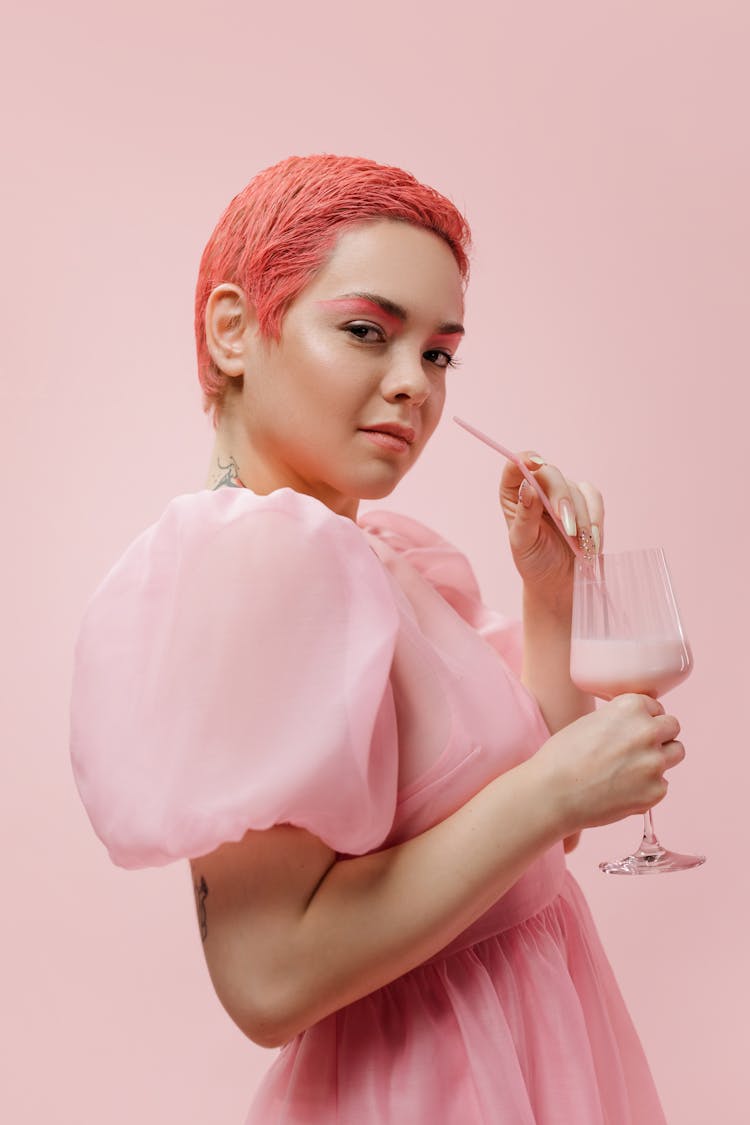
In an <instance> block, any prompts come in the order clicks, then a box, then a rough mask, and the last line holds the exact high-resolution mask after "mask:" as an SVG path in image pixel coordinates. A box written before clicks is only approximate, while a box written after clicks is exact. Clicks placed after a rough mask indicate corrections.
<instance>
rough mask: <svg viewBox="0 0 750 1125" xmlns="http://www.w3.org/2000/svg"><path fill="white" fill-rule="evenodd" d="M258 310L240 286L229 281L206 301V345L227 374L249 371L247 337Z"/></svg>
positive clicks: (220, 286)
mask: <svg viewBox="0 0 750 1125" xmlns="http://www.w3.org/2000/svg"><path fill="white" fill-rule="evenodd" d="M254 322H255V310H254V308H253V307H252V305H251V304H250V303H249V302H248V300H247V298H246V297H245V294H244V293H243V291H242V290H241V289H240V287H239V286H238V285H231V284H229V283H228V282H225V283H223V284H222V285H217V287H216V288H215V289H214V290H213V291H212V292H211V294H210V296H209V298H208V302H207V304H206V347H207V348H208V351H209V353H210V355H211V358H212V359H213V361H214V363H215V364H216V366H217V367H218V368H219V370H220V371H222V372H223V373H224V374H225V375H229V376H237V375H243V374H244V372H245V339H246V334H247V331H248V328H250V329H252V326H253V323H254Z"/></svg>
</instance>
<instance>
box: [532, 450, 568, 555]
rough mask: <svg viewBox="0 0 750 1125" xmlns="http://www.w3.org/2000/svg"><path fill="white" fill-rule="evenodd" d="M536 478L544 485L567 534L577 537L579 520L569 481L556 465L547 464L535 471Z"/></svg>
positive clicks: (546, 493)
mask: <svg viewBox="0 0 750 1125" xmlns="http://www.w3.org/2000/svg"><path fill="white" fill-rule="evenodd" d="M534 477H535V479H536V480H537V481H538V482H539V484H540V485H541V486H542V488H543V490H544V492H545V495H546V496H547V498H548V499H549V501H550V503H551V505H552V508H553V511H555V512H556V513H557V515H558V517H559V519H560V522H561V523H562V525H563V527H564V528H565V534H566V535H568V536H570V538H572V539H577V536H578V522H577V520H576V507H575V503H574V501H573V497H572V495H571V491H570V487H569V484H568V481H567V480H566V478H565V477H564V476H563V474H562V473H561V472H560V470H559V469H558V468H557V466H556V465H550V464H545V465H542V466H541V467H540V468H538V469H537V470H536V472H535V473H534Z"/></svg>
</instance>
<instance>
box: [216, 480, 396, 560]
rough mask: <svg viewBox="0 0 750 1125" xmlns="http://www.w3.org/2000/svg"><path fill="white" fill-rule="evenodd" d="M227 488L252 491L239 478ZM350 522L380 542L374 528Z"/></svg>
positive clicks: (355, 521)
mask: <svg viewBox="0 0 750 1125" xmlns="http://www.w3.org/2000/svg"><path fill="white" fill-rule="evenodd" d="M229 487H230V488H244V489H245V491H246V492H252V489H251V488H248V487H247V485H246V484H245V483H244V481H241V480H240V478H239V477H230V479H229ZM321 503H322V501H321ZM352 522H353V524H354V526H355V527H358V528H359V530H360V531H362V532H364V534H365V535H368V536H370V537H371V538H375V539H378V541H380V536H379V535H378V533H377V531H376V530H375V529H374V528H369V527H363V526H362V524H361V523H359V521H358V520H353V521H352ZM371 549H372V550H373V551H375V548H374V547H372V546H371ZM375 554H376V555H378V552H377V551H375ZM378 558H380V555H378Z"/></svg>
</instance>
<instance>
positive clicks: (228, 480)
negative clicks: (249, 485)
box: [211, 453, 240, 492]
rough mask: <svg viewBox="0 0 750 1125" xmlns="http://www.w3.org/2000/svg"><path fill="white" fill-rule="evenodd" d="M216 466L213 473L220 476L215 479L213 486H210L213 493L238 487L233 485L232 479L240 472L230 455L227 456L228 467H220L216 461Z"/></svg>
mask: <svg viewBox="0 0 750 1125" xmlns="http://www.w3.org/2000/svg"><path fill="white" fill-rule="evenodd" d="M216 465H217V468H216V469H214V473H217V472H218V473H219V474H220V475H219V476H218V477H217V479H216V482H215V484H212V485H211V488H212V489H213V491H214V492H215V491H216V489H217V488H238V487H239V485H236V484H235V483H234V478H235V477H238V476H239V475H240V470H239V468H238V466H237V462H236V461H235V459H234V457H233V456H232V455H231V453H230V454H229V464H228V465H222V463H221V461H219V460H218V459H217V462H216Z"/></svg>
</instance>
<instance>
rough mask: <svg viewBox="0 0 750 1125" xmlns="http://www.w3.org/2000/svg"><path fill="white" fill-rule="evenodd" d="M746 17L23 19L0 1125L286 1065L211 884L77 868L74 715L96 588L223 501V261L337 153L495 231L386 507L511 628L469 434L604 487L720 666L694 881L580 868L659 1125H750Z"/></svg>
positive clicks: (243, 1095)
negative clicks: (75, 675)
mask: <svg viewBox="0 0 750 1125" xmlns="http://www.w3.org/2000/svg"><path fill="white" fill-rule="evenodd" d="M749 13H750V9H749V8H748V6H747V4H746V3H745V2H744V0H736V2H735V3H730V2H727V0H713V2H712V3H710V4H709V3H694V2H686V0H665V2H659V0H657V2H654V0H648V2H645V0H631V2H630V3H627V4H623V3H612V2H608V0H591V2H588V3H583V2H572V3H571V2H568V3H565V4H561V3H556V2H550V3H547V4H540V3H534V2H527V3H524V4H520V3H519V4H512V3H509V2H499V3H498V2H496V3H494V4H492V5H480V4H478V3H469V4H462V5H460V6H455V5H450V6H449V5H445V4H440V3H438V4H433V5H431V6H430V8H429V9H428V8H425V9H424V10H423V11H421V12H420V11H417V10H415V9H413V7H409V6H404V5H402V4H401V3H394V2H390V0H389V2H386V3H382V4H380V5H378V6H377V7H367V6H365V7H352V5H350V4H344V3H340V2H337V3H330V4H326V5H319V4H316V5H299V6H298V8H296V9H295V14H294V15H293V16H292V14H291V10H290V9H287V7H286V6H284V5H278V4H272V5H269V6H268V12H264V11H260V10H259V9H258V6H257V5H249V4H245V5H225V6H223V7H222V6H216V5H213V4H209V3H196V2H194V0H182V2H181V3H179V4H177V3H165V2H163V0H162V2H159V0H155V2H154V0H150V2H149V3H144V2H143V0H134V2H131V3H129V4H128V5H127V6H118V7H117V8H114V9H113V8H111V7H109V6H107V5H101V4H98V3H97V4H95V3H93V2H81V0H71V2H69V3H66V4H60V5H54V4H52V3H48V4H47V5H37V6H32V7H30V8H29V9H28V10H27V11H25V12H24V11H22V9H21V7H20V6H19V5H15V6H14V12H13V16H12V17H11V18H12V24H11V26H10V34H9V35H7V37H6V42H5V54H6V57H5V58H4V59H3V60H0V61H1V62H2V66H0V74H2V81H3V83H4V84H5V86H6V89H5V90H4V91H3V97H2V101H1V102H0V104H2V106H3V111H2V112H3V113H4V115H5V116H6V121H5V126H6V128H5V130H4V135H5V138H6V139H5V142H4V149H5V156H6V162H5V169H6V170H5V172H4V174H3V187H4V189H5V191H4V205H3V207H2V216H1V219H0V221H1V222H2V228H3V229H2V245H3V251H4V252H3V259H4V268H3V269H2V271H0V285H1V286H2V310H3V313H4V314H7V315H6V317H5V326H4V332H3V338H4V352H5V373H4V376H3V382H2V407H3V410H2V427H3V429H2V450H3V453H4V454H5V455H6V460H5V465H4V471H3V477H4V480H5V483H6V486H7V487H6V489H5V494H4V503H3V508H4V512H3V515H4V521H5V525H6V534H5V536H4V550H3V551H2V568H3V570H2V578H3V589H4V591H5V592H6V594H7V597H6V599H5V606H4V616H5V624H4V633H5V644H4V646H3V652H4V654H5V655H4V663H3V669H2V676H3V687H4V689H5V690H4V692H3V696H4V706H5V717H4V722H3V732H4V739H3V742H4V754H3V764H4V766H5V781H4V783H3V785H2V798H1V799H2V806H3V807H2V810H0V824H1V825H2V831H3V833H4V836H5V845H4V854H5V856H6V865H5V869H4V882H5V894H4V896H3V897H4V904H5V918H4V923H3V942H4V950H5V951H4V956H3V969H4V970H5V973H6V979H5V982H4V984H3V992H2V995H3V1021H2V1022H3V1027H4V1034H5V1036H7V1043H6V1045H5V1048H4V1050H3V1057H4V1058H5V1059H12V1060H13V1063H12V1065H11V1067H10V1069H9V1073H8V1074H7V1075H6V1077H5V1079H4V1084H3V1109H4V1112H5V1115H6V1118H7V1120H12V1121H14V1122H15V1123H17V1125H21V1123H26V1122H34V1123H37V1122H42V1121H47V1120H55V1121H64V1122H76V1123H78V1122H81V1123H88V1122H97V1123H99V1122H101V1123H104V1122H106V1123H107V1125H126V1123H127V1125H131V1123H132V1122H133V1121H143V1122H149V1123H151V1122H154V1123H156V1122H158V1123H159V1125H172V1123H174V1125H177V1123H179V1125H198V1123H201V1125H202V1123H204V1122H206V1121H211V1122H216V1123H217V1125H218V1123H220V1122H221V1123H226V1125H230V1123H236V1125H240V1123H241V1122H242V1120H243V1118H244V1113H245V1111H246V1108H247V1105H248V1103H249V1101H250V1097H251V1094H252V1091H253V1089H254V1086H255V1084H256V1082H257V1080H258V1076H259V1074H260V1073H261V1071H262V1069H263V1068H264V1067H265V1066H266V1064H267V1063H268V1062H269V1061H270V1058H271V1054H270V1053H269V1052H265V1051H263V1050H262V1049H260V1048H258V1047H256V1046H254V1045H253V1044H252V1043H250V1042H249V1041H247V1040H245V1039H243V1037H242V1035H241V1034H240V1032H239V1031H238V1030H237V1029H236V1028H235V1027H234V1025H233V1024H232V1023H231V1022H230V1020H229V1018H228V1017H227V1016H226V1015H225V1013H224V1012H223V1010H222V1008H221V1007H220V1005H219V1002H218V1000H217V999H216V997H215V996H214V993H213V991H212V988H211V985H210V982H209V979H208V975H207V972H206V970H205V967H204V964H203V958H202V951H201V946H200V938H199V935H198V931H197V925H196V922H195V918H194V906H193V897H192V890H191V885H190V877H189V870H188V867H187V864H184V865H183V864H178V865H174V866H172V867H169V868H163V869H160V870H154V871H144V872H142V873H130V872H124V871H120V870H119V869H116V868H114V867H113V866H112V865H111V864H110V863H109V860H108V858H107V856H106V853H105V851H104V849H103V848H102V847H101V846H100V845H99V844H98V843H97V841H96V839H95V838H94V837H93V834H92V832H91V830H90V828H89V825H88V822H87V820H86V818H85V815H84V812H83V809H82V807H81V805H80V803H79V801H78V797H77V794H76V792H75V789H74V787H73V782H72V775H71V772H70V767H69V762H68V757H67V744H66V738H67V706H68V693H69V676H70V664H71V647H72V644H73V639H74V636H75V632H76V629H77V623H78V620H79V617H80V614H81V611H82V608H83V605H84V603H85V601H86V599H87V597H88V596H89V594H90V593H91V591H92V590H93V587H94V585H95V584H96V583H97V582H98V581H99V579H100V578H101V577H102V576H103V574H104V573H105V571H106V569H107V568H108V567H109V566H110V565H111V564H112V562H113V561H114V560H115V558H116V557H117V555H118V554H119V553H120V552H121V550H122V549H123V548H124V547H125V545H126V544H127V543H128V542H129V541H130V540H131V539H132V537H133V536H134V535H135V534H136V533H138V532H139V531H140V530H142V529H143V528H144V527H145V526H146V525H147V524H148V523H150V522H151V521H153V520H154V519H156V518H157V516H158V515H159V513H160V512H161V510H162V509H163V507H164V505H165V504H166V502H167V501H168V500H169V499H170V498H171V497H172V496H174V495H176V494H177V493H179V492H186V491H192V490H195V489H198V488H201V487H203V483H204V479H205V475H206V469H207V462H208V456H209V452H210V447H211V434H210V430H209V425H208V422H207V421H206V420H205V418H204V416H203V415H202V413H201V411H200V406H199V394H198V387H197V382H196V378H195V374H194V371H195V363H194V351H193V339H192V298H193V286H194V283H195V275H196V270H197V264H198V258H199V255H200V252H201V250H202V247H203V245H204V243H205V241H206V239H207V237H208V235H209V233H210V230H211V228H212V227H213V224H214V223H215V221H216V219H217V218H218V216H219V214H220V212H221V211H222V210H223V208H224V206H225V205H226V204H227V203H228V201H229V199H230V198H231V196H232V195H234V194H235V192H237V191H238V190H239V189H240V188H241V187H242V186H243V185H244V184H245V183H246V182H247V180H249V179H250V178H251V176H252V175H253V174H254V173H255V172H256V171H258V170H260V169H261V168H264V167H266V166H267V165H269V164H271V163H273V162H275V161H276V160H278V159H280V158H281V157H283V156H286V155H289V154H291V153H301V154H302V153H309V152H318V151H329V152H337V153H350V154H357V155H366V156H371V157H373V158H375V159H378V160H381V161H384V162H387V163H394V164H399V165H402V166H404V167H405V168H408V169H409V170H410V171H412V172H414V173H415V174H416V175H417V176H418V177H419V178H421V179H423V180H425V181H426V182H428V183H430V184H432V185H434V186H435V187H437V188H439V189H440V190H442V191H444V192H445V193H446V194H448V195H450V196H451V197H452V198H453V199H454V200H455V201H456V202H457V203H458V204H459V206H462V207H464V208H465V209H466V212H467V214H468V217H469V220H470V222H471V223H472V225H473V230H474V239H475V246H476V249H475V254H474V265H473V278H472V284H471V287H470V290H469V302H468V308H467V326H468V338H467V339H466V341H465V344H464V345H463V347H462V357H461V358H462V359H463V365H462V367H461V368H460V369H459V370H458V371H456V372H455V373H451V375H450V380H451V382H450V392H449V399H448V405H447V409H446V414H445V417H444V421H443V423H442V425H441V428H440V429H439V430H438V432H437V434H436V436H435V438H434V439H433V443H432V445H431V447H430V448H429V449H428V450H427V451H426V453H425V454H424V456H423V458H422V460H421V461H420V463H419V464H418V466H417V468H416V469H415V471H414V473H413V474H412V476H411V478H409V479H407V480H406V481H405V482H404V483H403V484H402V485H401V486H400V488H399V489H398V490H397V492H396V493H395V494H394V495H393V496H392V497H390V498H388V500H387V501H385V502H384V503H383V504H382V505H381V506H383V507H392V508H395V509H396V510H401V511H404V512H406V513H408V514H411V515H414V516H416V517H417V518H419V519H422V520H424V522H426V523H428V524H431V525H433V526H434V527H435V528H436V529H438V530H439V531H441V532H442V533H443V534H444V535H445V536H446V537H448V538H449V539H452V540H453V541H454V542H455V543H456V544H458V545H460V546H461V547H462V548H463V549H464V550H465V551H466V552H467V553H468V554H469V556H470V557H471V559H472V561H473V562H474V565H475V568H476V571H477V574H478V576H479V579H480V582H481V585H482V588H483V591H484V594H485V600H486V601H487V602H488V603H490V604H493V605H496V606H497V607H499V608H502V609H504V610H505V611H506V612H517V611H518V609H519V604H520V599H519V594H520V590H519V583H518V581H517V580H516V575H515V571H514V570H513V567H512V563H511V561H510V557H509V554H508V550H507V546H506V541H505V531H504V525H503V524H502V520H501V517H500V513H499V510H498V508H497V502H496V487H497V479H498V477H499V473H500V471H501V467H502V466H501V463H500V461H499V460H498V459H497V458H496V455H495V454H494V453H493V452H492V451H490V450H488V449H487V448H486V447H484V446H482V445H480V444H479V443H477V442H475V441H474V439H473V438H471V437H469V436H468V435H467V434H466V433H464V432H463V431H462V430H460V429H459V428H458V427H457V426H455V425H454V424H453V423H452V422H451V421H450V415H451V414H453V413H458V414H460V415H462V416H464V417H465V418H467V420H469V421H473V422H474V423H475V424H477V425H479V426H480V427H481V428H486V429H488V430H489V431H490V432H491V433H492V434H494V435H495V436H496V437H497V438H499V439H500V440H501V441H504V442H507V443H508V444H510V445H513V446H515V447H517V448H522V447H536V449H537V450H539V451H540V452H541V453H542V454H543V455H544V456H545V457H546V458H547V459H549V460H551V461H553V462H554V463H556V464H558V465H559V466H560V467H561V468H562V469H563V471H564V472H566V473H567V475H569V476H570V477H572V478H574V479H576V478H579V479H580V478H586V477H588V478H590V479H591V480H593V481H595V482H596V483H597V484H598V485H599V486H600V487H601V489H602V491H603V492H604V494H605V500H606V502H607V505H608V521H609V522H608V546H609V547H611V548H618V547H627V546H636V545H649V544H654V543H661V544H662V545H663V546H664V547H665V548H666V551H667V554H668V558H669V559H670V560H671V563H672V570H673V577H674V580H675V585H676V588H677V591H678V596H679V599H680V602H681V607H682V610H683V614H684V618H685V622H686V624H687V627H688V631H689V634H690V637H691V640H692V643H693V648H694V652H695V656H696V669H695V673H694V675H693V676H692V678H691V679H690V680H689V681H688V682H687V684H685V685H684V686H683V687H682V688H680V689H679V690H678V691H675V692H674V693H673V695H672V696H670V697H669V701H668V706H669V707H670V709H671V710H673V711H674V712H675V713H676V714H677V715H678V716H679V717H680V719H681V721H682V724H683V737H684V741H685V744H686V747H687V752H688V756H687V760H686V762H685V763H684V765H683V766H681V767H680V768H678V769H677V770H676V771H675V772H674V773H672V775H671V777H672V784H671V790H670V794H669V797H668V799H667V801H666V802H665V803H664V804H663V805H661V806H660V807H659V809H658V810H657V813H656V817H655V820H656V827H657V831H658V832H659V833H660V835H661V836H662V838H663V839H664V842H665V843H667V844H668V845H670V846H672V847H674V848H676V849H678V850H685V851H689V850H695V849H698V850H703V851H705V852H706V853H707V854H708V856H709V860H708V863H707V864H706V866H705V867H704V868H703V869H701V870H699V871H696V872H691V873H687V874H680V875H674V876H670V877H662V878H656V877H654V878H653V879H644V880H633V881H623V880H614V879H607V878H605V877H604V876H603V875H601V874H600V873H599V872H598V871H597V869H596V862H597V861H598V860H599V859H602V858H607V857H611V856H613V855H616V854H622V852H623V851H624V850H626V849H629V848H630V846H631V845H634V844H635V843H636V841H637V838H638V833H639V822H638V819H637V818H631V819H629V820H627V821H625V822H622V823H620V824H618V825H614V826H612V827H610V828H606V829H600V830H597V831H590V832H589V833H587V834H586V836H585V838H584V841H583V843H582V844H581V846H580V848H579V849H578V851H577V852H575V854H574V855H573V856H572V857H571V866H572V869H573V871H574V873H575V874H576V875H577V877H578V878H579V880H580V882H581V884H582V885H583V887H584V890H585V891H586V893H587V895H588V898H589V901H590V903H591V906H592V909H593V912H594V915H595V917H596V919H597V922H598V924H599V927H600V931H601V933H602V936H603V939H604V942H605V946H606V948H607V950H608V952H609V955H610V958H611V960H612V963H613V965H614V967H615V971H616V973H617V976H618V979H619V981H620V983H621V987H622V989H623V992H624V994H625V996H626V999H627V1001H628V1004H629V1006H630V1009H631V1011H632V1014H633V1016H634V1019H635V1021H636V1024H637V1026H638V1028H639V1031H640V1034H641V1037H642V1039H643V1042H644V1045H645V1047H646V1049H647V1053H648V1055H649V1057H650V1060H651V1063H652V1067H653V1071H654V1075H655V1078H656V1081H657V1084H658V1086H659V1088H660V1090H661V1093H662V1097H663V1100H664V1104H665V1109H666V1112H667V1117H668V1120H669V1121H670V1123H671V1125H706V1122H709V1121H711V1122H714V1121H721V1122H723V1123H724V1125H740V1123H742V1122H746V1121H747V1120H748V1112H750V1111H748V1094H749V1092H750V1091H749V1090H748V1075H749V1074H750V1069H749V1068H748V1066H747V1047H748V1027H747V1020H746V1017H745V1009H746V1006H747V987H748V955H747V925H748V893H747V875H746V868H747V864H746V862H743V860H742V856H743V849H747V846H748V840H747V831H746V828H745V825H746V816H745V813H746V804H747V801H746V792H747V789H748V785H750V764H749V763H750V759H749V757H748V754H747V737H748V733H747V729H746V724H745V713H746V700H747V691H748V688H747V683H748V671H749V669H748V657H747V648H746V645H745V643H744V642H745V636H746V633H747V624H748V622H747V617H748V611H747V557H748V533H747V508H746V503H744V501H745V489H746V485H745V481H746V473H747V457H746V453H745V451H746V448H747V408H748V394H747V377H748V359H749V358H750V357H749V355H748V351H749V348H748V323H749V318H748V312H749V311H750V310H749V309H748V304H749V303H750V301H749V296H748V257H749V252H750V231H749V225H748V224H749V220H748V210H749V209H748V200H749V199H750V174H749V173H750V154H749V152H748V129H747V114H748V95H749V94H750V88H749V87H750V68H748V61H747V60H748V57H749V56H750V43H749V42H748V40H749V39H750V34H749V33H750V14H749ZM7 27H8V24H7V17H6V29H7ZM369 506H370V505H369V504H367V505H363V510H364V509H365V508H366V507H369ZM8 884H10V885H8ZM566 1125H567V1123H566ZM571 1125H573V1123H571Z"/></svg>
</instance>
